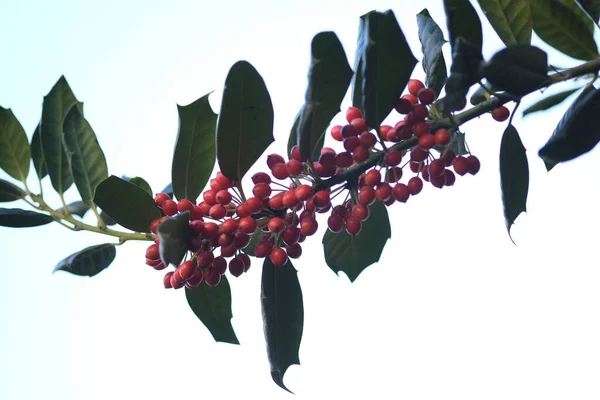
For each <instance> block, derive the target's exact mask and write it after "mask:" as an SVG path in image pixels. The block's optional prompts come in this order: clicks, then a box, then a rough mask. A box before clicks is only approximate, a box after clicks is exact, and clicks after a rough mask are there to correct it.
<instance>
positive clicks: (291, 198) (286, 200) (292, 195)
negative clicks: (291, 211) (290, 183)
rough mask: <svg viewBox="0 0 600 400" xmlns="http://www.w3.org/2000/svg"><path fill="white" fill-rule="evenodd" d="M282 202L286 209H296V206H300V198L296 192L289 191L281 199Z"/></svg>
mask: <svg viewBox="0 0 600 400" xmlns="http://www.w3.org/2000/svg"><path fill="white" fill-rule="evenodd" d="M281 202H282V204H283V206H284V207H287V208H294V207H296V205H298V204H299V201H298V197H297V196H296V191H295V190H288V191H287V192H284V193H283V196H282V198H281Z"/></svg>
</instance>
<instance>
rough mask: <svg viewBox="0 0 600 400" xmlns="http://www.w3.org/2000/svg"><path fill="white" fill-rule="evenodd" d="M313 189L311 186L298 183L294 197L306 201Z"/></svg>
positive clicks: (311, 194)
mask: <svg viewBox="0 0 600 400" xmlns="http://www.w3.org/2000/svg"><path fill="white" fill-rule="evenodd" d="M314 193H315V191H314V190H313V188H312V186H308V185H300V186H298V187H297V188H296V198H297V199H298V200H300V201H306V200H308V199H310V198H311V197H312V196H313V194H314Z"/></svg>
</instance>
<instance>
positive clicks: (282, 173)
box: [271, 163, 290, 180]
mask: <svg viewBox="0 0 600 400" xmlns="http://www.w3.org/2000/svg"><path fill="white" fill-rule="evenodd" d="M271 174H273V176H274V177H275V178H276V179H279V180H282V179H286V178H288V177H289V176H290V174H289V173H288V170H287V167H286V165H285V163H277V164H275V165H273V166H272V167H271Z"/></svg>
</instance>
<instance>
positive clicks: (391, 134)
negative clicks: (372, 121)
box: [382, 128, 400, 143]
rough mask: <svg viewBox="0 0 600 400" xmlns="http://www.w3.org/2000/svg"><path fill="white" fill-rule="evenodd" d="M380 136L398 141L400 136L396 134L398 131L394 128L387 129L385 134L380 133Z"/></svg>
mask: <svg viewBox="0 0 600 400" xmlns="http://www.w3.org/2000/svg"><path fill="white" fill-rule="evenodd" d="M382 136H383V138H384V140H387V141H388V142H394V143H396V142H399V141H400V138H399V136H398V131H397V130H396V129H394V128H392V129H390V130H388V131H387V132H386V133H385V135H384V134H383V133H382Z"/></svg>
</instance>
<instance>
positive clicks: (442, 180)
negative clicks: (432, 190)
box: [429, 174, 446, 189]
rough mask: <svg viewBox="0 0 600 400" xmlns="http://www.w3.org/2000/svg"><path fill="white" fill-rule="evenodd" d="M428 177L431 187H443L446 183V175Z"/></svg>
mask: <svg viewBox="0 0 600 400" xmlns="http://www.w3.org/2000/svg"><path fill="white" fill-rule="evenodd" d="M429 179H430V182H431V184H432V185H433V187H436V188H438V189H441V188H443V187H444V185H445V184H446V176H445V175H444V174H442V175H440V176H431V177H430V178H429Z"/></svg>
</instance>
